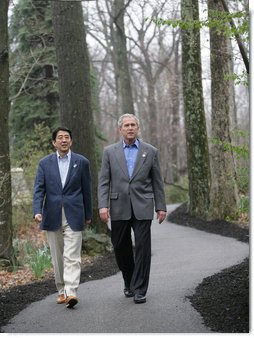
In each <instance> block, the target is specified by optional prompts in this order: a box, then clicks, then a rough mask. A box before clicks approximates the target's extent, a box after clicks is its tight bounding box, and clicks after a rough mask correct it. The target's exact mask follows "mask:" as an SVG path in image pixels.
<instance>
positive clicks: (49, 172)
mask: <svg viewBox="0 0 254 338" xmlns="http://www.w3.org/2000/svg"><path fill="white" fill-rule="evenodd" d="M52 144H53V146H54V147H55V149H56V153H53V154H50V155H48V156H46V157H44V158H42V159H41V160H40V162H39V166H38V170H37V174H36V178H35V182H34V198H33V214H34V219H35V221H36V222H37V223H40V228H41V229H42V230H46V231H47V238H48V243H49V247H50V251H51V255H52V263H53V267H54V273H55V283H56V287H57V290H58V293H59V295H58V298H57V303H58V304H62V303H65V304H66V307H68V308H71V307H73V306H74V305H76V304H77V302H78V299H77V289H78V286H79V282H80V272H81V265H80V263H81V245H82V230H83V229H84V227H85V224H89V223H90V222H91V218H92V196H91V174H90V163H89V161H88V159H87V158H85V157H84V156H82V155H79V154H76V153H74V152H72V151H71V150H70V148H71V146H72V133H71V131H70V130H69V129H67V128H64V127H59V128H58V129H56V130H55V131H54V132H53V133H52Z"/></svg>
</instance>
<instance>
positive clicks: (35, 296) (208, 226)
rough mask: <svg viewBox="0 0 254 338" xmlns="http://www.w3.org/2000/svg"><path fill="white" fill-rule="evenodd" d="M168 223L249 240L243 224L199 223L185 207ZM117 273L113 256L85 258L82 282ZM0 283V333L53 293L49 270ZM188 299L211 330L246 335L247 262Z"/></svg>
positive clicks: (22, 272)
mask: <svg viewBox="0 0 254 338" xmlns="http://www.w3.org/2000/svg"><path fill="white" fill-rule="evenodd" d="M168 220H169V221H170V222H173V223H175V224H180V225H185V226H189V227H193V228H196V229H199V230H203V231H207V232H212V233H215V234H219V235H222V236H227V237H233V238H235V239H237V240H239V241H243V242H248V241H249V229H248V225H247V224H246V223H242V224H235V223H229V222H225V221H214V222H205V221H202V220H198V219H195V218H193V217H191V216H189V215H188V213H187V212H186V205H185V204H183V205H181V206H180V207H179V208H177V209H176V210H175V211H174V212H172V213H171V214H170V215H169V216H168ZM30 230H31V229H30ZM35 232H36V231H35ZM30 235H31V232H30ZM24 236H25V235H24ZM34 236H37V237H38V234H36V233H35V234H34ZM40 236H41V235H40ZM117 272H118V268H117V265H116V263H115V258H114V254H113V253H108V254H106V255H105V256H101V257H87V256H84V257H83V259H82V273H81V283H85V282H87V281H91V280H96V279H102V278H105V277H108V276H111V275H113V274H115V273H117ZM0 284H1V287H2V290H1V291H0V332H3V331H2V330H1V328H2V327H3V326H4V325H6V324H7V323H8V322H9V321H10V320H11V318H12V317H14V316H15V315H17V314H18V313H19V312H20V311H22V310H23V309H24V308H25V307H27V306H28V305H29V304H31V303H32V302H35V301H39V300H41V299H43V298H45V297H46V296H48V295H50V294H52V293H55V292H56V288H55V283H54V278H53V273H52V271H49V272H48V273H47V274H46V275H45V277H44V278H43V279H41V280H35V279H34V277H33V276H32V274H31V272H29V271H28V270H27V269H25V268H24V269H18V271H17V272H16V273H11V272H8V271H4V272H3V271H1V272H0ZM189 299H190V301H191V303H192V306H193V307H194V308H195V309H196V310H197V311H198V312H199V313H200V314H201V316H202V317H203V321H204V324H205V325H207V326H208V327H210V328H211V330H212V331H214V332H221V333H246V332H249V259H246V260H245V261H244V262H242V263H241V264H239V265H237V266H233V267H230V268H228V269H225V270H223V271H222V272H220V273H218V274H215V275H213V276H210V277H207V278H205V279H204V280H203V282H202V283H201V284H200V285H198V286H197V288H196V290H195V293H194V294H193V295H192V296H191V297H189Z"/></svg>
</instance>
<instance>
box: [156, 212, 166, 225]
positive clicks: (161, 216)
mask: <svg viewBox="0 0 254 338" xmlns="http://www.w3.org/2000/svg"><path fill="white" fill-rule="evenodd" d="M166 215H167V213H166V212H165V211H162V210H158V211H157V220H158V221H159V224H161V223H162V222H163V221H164V219H165V218H166Z"/></svg>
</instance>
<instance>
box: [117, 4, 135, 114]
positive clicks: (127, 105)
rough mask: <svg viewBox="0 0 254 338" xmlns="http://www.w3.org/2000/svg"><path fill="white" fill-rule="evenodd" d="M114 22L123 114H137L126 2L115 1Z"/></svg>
mask: <svg viewBox="0 0 254 338" xmlns="http://www.w3.org/2000/svg"><path fill="white" fill-rule="evenodd" d="M112 12H113V14H112V16H113V22H114V25H113V26H114V28H115V29H114V31H113V41H112V42H113V47H114V52H115V53H114V55H115V59H116V62H115V64H116V70H117V76H116V77H117V80H119V84H120V90H121V101H122V113H123V114H135V111H134V104H133V96H132V90H131V80H130V73H129V63H128V58H127V48H126V35H125V27H124V12H125V4H124V0H114V2H113V8H112Z"/></svg>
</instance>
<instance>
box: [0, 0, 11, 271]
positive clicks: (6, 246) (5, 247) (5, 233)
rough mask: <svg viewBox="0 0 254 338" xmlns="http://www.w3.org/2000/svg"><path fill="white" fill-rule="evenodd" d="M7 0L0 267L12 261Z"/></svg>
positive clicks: (0, 78) (0, 64)
mask: <svg viewBox="0 0 254 338" xmlns="http://www.w3.org/2000/svg"><path fill="white" fill-rule="evenodd" d="M8 7H9V1H8V0H1V1H0V32H1V34H0V107H1V108H0V135H1V142H0V268H1V266H5V265H7V266H8V265H10V264H11V263H13V260H14V251H13V247H12V235H13V229H12V201H11V169H10V152H9V135H8V130H9V128H8V116H9V109H10V104H9V47H8Z"/></svg>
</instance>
